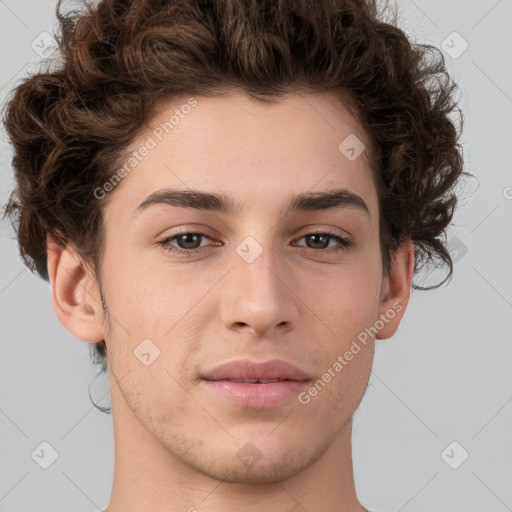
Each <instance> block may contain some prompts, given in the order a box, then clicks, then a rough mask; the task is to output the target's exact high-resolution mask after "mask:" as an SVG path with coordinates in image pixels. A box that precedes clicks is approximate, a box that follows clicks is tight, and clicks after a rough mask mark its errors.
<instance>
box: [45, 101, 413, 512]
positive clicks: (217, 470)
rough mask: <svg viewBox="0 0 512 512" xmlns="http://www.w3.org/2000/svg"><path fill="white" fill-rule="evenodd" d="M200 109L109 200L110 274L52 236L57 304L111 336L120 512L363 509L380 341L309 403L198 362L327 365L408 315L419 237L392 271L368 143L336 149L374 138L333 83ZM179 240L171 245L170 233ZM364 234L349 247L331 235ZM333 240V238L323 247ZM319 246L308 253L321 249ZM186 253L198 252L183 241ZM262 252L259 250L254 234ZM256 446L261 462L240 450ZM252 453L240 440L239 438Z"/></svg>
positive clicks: (78, 332) (106, 266)
mask: <svg viewBox="0 0 512 512" xmlns="http://www.w3.org/2000/svg"><path fill="white" fill-rule="evenodd" d="M186 99H187V98H185V99H184V100H183V102H181V103H180V102H173V103H172V105H171V104H168V105H166V106H165V108H162V109H161V110H160V111H159V112H158V116H157V117H156V118H155V119H154V120H153V121H152V123H151V126H150V127H149V128H148V130H147V131H145V132H144V133H142V134H141V136H140V137H139V139H138V140H136V141H134V144H133V148H134V149H136V148H139V147H140V146H141V144H143V143H144V141H145V140H147V137H148V135H151V133H152V130H153V129H154V128H155V127H157V126H158V125H159V124H160V123H161V122H165V120H168V119H169V117H170V116H171V115H172V113H173V112H174V111H175V110H176V108H177V106H178V107H179V106H180V105H182V104H184V103H186ZM196 99H197V101H198V104H197V106H195V107H194V108H193V109H191V112H190V113H189V114H188V115H187V116H185V117H184V118H183V119H180V123H179V124H178V125H177V126H175V128H174V129H173V130H172V132H170V133H169V134H168V135H166V137H165V138H164V140H163V141H162V142H160V143H159V144H158V145H157V146H156V147H155V148H154V149H152V150H151V151H150V152H149V154H148V155H147V156H146V157H145V158H144V159H143V160H142V161H141V162H140V163H139V164H138V166H137V167H136V168H135V169H133V170H132V171H131V172H130V173H129V174H128V175H127V176H126V177H125V178H124V179H123V180H122V182H121V183H120V184H119V185H118V186H117V187H116V188H115V190H114V191H113V192H111V193H110V195H109V196H107V198H106V199H104V200H103V201H104V203H102V206H103V207H104V222H105V229H106V246H105V247H106V248H105V253H104V256H103V260H102V267H101V285H102V290H103V293H104V299H105V301H106V304H107V307H108V312H109V313H110V316H109V315H106V314H104V312H103V311H102V308H101V297H100V290H99V287H98V283H97V281H96V280H95V278H94V275H93V273H92V272H91V270H90V268H89V267H88V266H87V264H86V262H83V261H81V260H80V258H79V257H78V256H77V255H76V252H75V251H74V250H73V246H72V245H71V244H70V245H68V246H67V247H62V246H60V245H58V244H56V243H55V242H54V241H53V240H52V239H51V238H49V246H48V255H49V262H48V269H49V275H50V281H51V286H52V301H53V306H54V309H55V311H56V314H57V316H58V317H59V319H60V321H61V322H62V323H63V325H64V326H65V327H66V328H67V329H68V330H69V331H70V332H71V333H72V334H73V335H74V336H76V337H77V338H79V339H81V340H83V341H86V342H89V343H94V342H97V341H100V340H102V339H105V341H106V344H107V351H108V372H109V379H110V384H111V398H112V413H113V422H114V437H115V472H114V481H113V488H112V495H111V500H110V503H109V505H108V508H107V509H106V510H107V511H108V512H121V511H122V512H139V511H140V512H142V511H146V510H149V509H150V510H152V512H163V511H165V512H178V511H181V512H184V511H190V512H192V511H194V510H197V511H198V512H214V511H221V510H222V511H223V510H244V512H253V511H254V512H260V511H261V510H266V511H269V512H283V511H289V512H296V511H297V512H298V511H301V512H302V511H305V510H307V511H311V512H321V511H331V512H332V511H338V512H348V511H350V512H356V511H364V510H365V509H364V507H363V506H362V505H361V503H360V502H359V501H358V498H357V495H356V491H355V486H354V478H353V470H352V456H351V429H352V415H353V414H354V412H355V410H356V409H357V407H358V405H359V403H360V401H361V398H362V396H363V394H364V391H365V389H366V386H367V383H368V379H369V376H370V372H371V367H372V361H373V354H374V341H375V340H374V338H373V337H371V336H370V337H369V339H368V342H367V344H366V345H365V346H363V345H361V347H362V349H361V350H360V352H358V353H357V355H354V357H353V359H352V360H351V361H349V362H348V364H346V365H345V366H344V367H343V370H342V371H340V372H338V373H336V377H335V378H333V379H332V380H331V381H330V382H329V383H328V384H327V385H326V386H325V387H324V388H323V389H322V390H321V392H319V393H318V394H317V395H316V396H315V397H313V398H311V401H310V402H309V403H307V404H301V403H300V402H299V401H298V400H295V399H293V400H291V401H290V402H287V403H286V404H284V405H279V406H276V407H273V408H268V409H247V408H244V407H242V406H236V405H233V404H231V403H229V402H227V401H226V400H225V399H224V398H222V397H219V396H217V395H215V394H213V393H212V392H211V391H210V390H208V389H206V388H205V386H204V383H203V382H202V381H201V379H200V375H201V373H202V372H204V371H205V370H207V369H211V368H213V367H215V366H217V365H218V364H220V363H221V362H224V361H228V360H233V359H237V358H241V357H248V358H251V359H254V360H259V361H266V360H268V359H271V358H274V357H275V358H280V359H284V360H286V361H289V362H291V363H292V364H294V365H296V366H298V367H299V368H301V369H302V370H303V371H305V372H307V373H308V374H310V375H312V376H314V378H315V380H317V379H319V378H321V377H322V375H323V374H324V373H325V372H326V371H327V369H328V368H329V367H332V365H333V363H334V362H335V361H336V360H337V357H338V356H339V355H343V354H344V353H345V352H346V351H347V350H348V349H349V348H350V346H351V344H352V342H353V341H354V340H355V339H357V336H358V335H359V334H360V333H361V332H363V331H364V330H365V328H369V327H370V326H374V325H375V323H376V321H377V320H378V319H379V318H382V316H381V315H385V314H387V312H389V311H390V310H393V304H395V305H397V304H398V305H400V306H401V309H400V311H396V306H395V314H394V315H393V318H392V319H389V320H388V321H387V322H385V323H384V326H383V327H382V328H381V329H380V330H379V332H378V334H377V335H376V337H377V338H378V339H385V338H389V337H391V336H392V335H393V334H394V333H395V332H396V330H397V329H398V326H399V323H400V321H401V318H402V316H403V314H404V312H405V309H406V306H407V303H408V299H409V294H410V285H411V279H412V274H413V265H414V247H413V244H412V243H411V242H407V243H404V244H403V245H402V246H401V247H400V248H399V250H398V251H396V252H395V253H393V254H392V262H393V264H392V269H391V272H390V274H389V275H384V271H383V267H382V261H381V254H380V249H379V210H378V198H377V191H376V188H375V183H374V179H373V176H372V173H371V170H370V168H369V164H368V159H367V152H363V154H362V155H361V156H360V157H359V158H357V159H356V160H354V161H350V160H348V159H347V158H346V157H345V156H344V155H343V154H342V153H341V152H340V151H339V149H338V146H339V144H340V142H341V141H343V140H344V139H345V138H346V137H347V136H348V135H350V134H356V135H357V136H358V138H359V139H360V140H362V141H363V142H364V143H365V144H366V147H369V146H368V138H367V136H366V134H365V133H364V132H363V131H362V129H361V127H360V125H359V124H358V123H357V121H356V120H355V119H354V118H353V117H352V116H351V115H350V114H349V112H348V110H347V109H346V108H345V106H344V104H343V103H342V101H341V100H340V99H339V98H337V97H335V96H333V95H331V94H329V93H312V94H308V95H299V94H291V93H290V94H288V95H286V96H284V97H282V98H281V99H280V101H279V103H277V104H272V105H269V104H264V103H261V102H257V101H255V100H254V99H251V98H249V97H248V96H247V95H246V94H244V93H243V92H240V91H236V92H230V93H229V94H228V93H226V94H225V95H223V96H219V97H214V98H206V97H197V98H196ZM165 187H170V188H175V189H180V190H188V189H193V190H201V191H204V192H216V193H223V194H225V195H226V196H229V197H231V198H232V200H233V201H234V203H235V204H239V205H240V208H241V210H240V211H239V212H238V213H236V214H235V215H228V214H225V213H220V212H212V211H206V210H204V211H203V210H198V209H191V208H183V207H176V206H170V205H164V204H160V205H154V206H152V207H149V208H146V209H143V210H142V211H139V212H138V213H136V214H135V216H134V215H133V212H134V210H135V209H136V208H137V206H138V205H139V204H141V203H142V201H144V200H145V199H146V198H147V197H148V196H149V195H150V194H152V193H153V192H155V191H157V190H159V189H162V188H165ZM332 187H336V188H346V189H348V190H350V191H351V192H353V193H355V194H357V195H359V196H360V197H361V198H363V200H364V201H365V203H366V204H367V206H368V209H369V215H368V214H366V213H365V212H364V211H362V210H360V209H357V208H337V209H333V210H320V211H314V212H294V213H290V214H288V215H285V214H282V213H280V211H281V208H283V207H285V206H286V205H287V204H288V200H289V198H290V197H291V196H293V195H297V194H300V193H304V192H323V191H326V190H329V189H330V188H332ZM177 228H183V230H184V232H188V233H194V232H198V231H199V232H204V231H205V230H206V232H207V233H208V237H198V238H195V239H194V238H192V242H195V245H193V244H192V243H191V241H190V239H189V242H188V243H189V245H188V246H187V245H186V244H184V243H183V240H182V243H181V244H180V240H179V239H177V238H175V239H174V240H173V241H172V243H171V242H169V243H170V244H171V245H172V246H173V247H174V248H182V249H183V250H187V247H189V248H192V247H194V248H198V247H199V248H200V251H199V252H197V253H195V254H192V255H179V254H173V253H170V252H167V250H166V248H165V247H164V246H162V245H159V244H158V242H159V241H161V240H163V239H164V238H166V237H169V236H171V235H175V234H177ZM315 231H319V232H324V233H325V232H326V231H327V232H329V233H332V234H334V235H335V236H340V237H343V238H345V239H349V240H350V241H352V245H351V246H350V247H349V248H348V249H346V250H344V251H340V252H338V253H335V252H333V251H331V252H328V250H329V249H333V248H337V247H340V244H339V243H338V240H337V239H336V238H327V239H326V240H325V239H323V240H320V241H318V240H316V241H315V240H314V237H313V239H312V238H311V237H308V236H306V235H308V234H311V233H314V232H315ZM247 236H252V237H253V238H254V239H255V240H256V241H257V243H258V244H259V246H260V247H261V250H262V253H261V255H260V256H259V257H258V258H257V259H255V260H254V261H253V262H252V263H248V262H247V261H245V260H244V259H242V258H241V256H240V255H239V254H238V253H237V251H236V248H237V246H238V245H239V244H240V243H241V242H242V241H243V240H244V239H245V238H246V237H247ZM322 243H323V245H322ZM315 248H317V249H319V251H322V250H323V251H324V252H323V253H322V252H316V253H315V252H314V251H313V249H315ZM188 250H190V249H188ZM251 250H253V249H251ZM147 338H149V339H151V340H152V342H153V343H154V344H155V345H156V346H157V347H158V348H159V350H160V355H159V357H157V358H156V359H155V360H154V362H152V363H151V364H150V365H148V366H145V365H144V364H142V363H141V361H140V360H139V359H138V358H137V357H135V355H134V350H135V349H136V348H137V346H138V345H139V344H140V343H141V342H142V340H144V339H147ZM247 443H252V445H254V446H255V447H256V448H257V450H258V453H259V455H260V458H259V460H258V461H257V462H256V463H254V464H252V465H250V464H247V463H244V461H243V460H242V459H241V458H240V457H239V456H237V454H238V453H239V451H240V450H241V449H242V448H244V447H246V446H248V445H247ZM242 453H243V452H242Z"/></svg>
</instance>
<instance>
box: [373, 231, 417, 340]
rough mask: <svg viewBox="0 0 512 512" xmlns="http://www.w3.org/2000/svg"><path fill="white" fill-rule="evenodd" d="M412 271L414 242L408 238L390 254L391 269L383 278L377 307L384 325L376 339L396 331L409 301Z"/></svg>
mask: <svg viewBox="0 0 512 512" xmlns="http://www.w3.org/2000/svg"><path fill="white" fill-rule="evenodd" d="M413 272H414V244H413V242H412V241H410V240H409V241H407V242H405V243H403V244H402V245H401V246H400V247H399V248H398V249H397V250H396V251H395V252H394V253H392V254H391V270H390V273H389V276H386V277H384V279H383V283H382V294H381V302H380V307H379V313H380V315H379V319H381V321H382V323H383V324H384V326H383V327H382V329H379V332H378V334H377V336H376V338H377V339H387V338H391V336H393V335H394V334H395V332H396V331H397V329H398V326H399V325H400V321H401V320H402V317H403V315H404V313H405V310H406V308H407V304H408V303H409V296H410V294H411V282H412V278H413Z"/></svg>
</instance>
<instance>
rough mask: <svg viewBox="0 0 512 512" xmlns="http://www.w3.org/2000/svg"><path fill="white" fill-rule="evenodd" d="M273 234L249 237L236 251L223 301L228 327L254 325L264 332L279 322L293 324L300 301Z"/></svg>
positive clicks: (289, 325) (249, 327) (257, 331)
mask: <svg viewBox="0 0 512 512" xmlns="http://www.w3.org/2000/svg"><path fill="white" fill-rule="evenodd" d="M273 245H274V244H273V242H272V240H271V237H265V240H263V237H259V240H256V239H255V238H254V237H252V236H248V237H246V238H245V239H244V240H242V242H240V243H239V245H238V246H237V247H236V249H235V252H236V254H233V259H234V265H233V266H234V268H233V270H232V271H231V272H230V273H229V276H228V283H227V287H226V290H225V298H224V301H223V312H222V316H223V321H224V324H225V326H226V327H228V328H231V329H232V328H241V327H243V328H245V329H251V330H252V331H253V332H254V334H255V335H258V336H261V335H263V334H264V333H265V332H266V331H268V330H271V329H273V328H274V327H277V326H287V327H288V328H289V327H291V326H292V325H294V324H295V323H296V321H297V319H298V311H297V304H296V301H295V297H294V294H293V293H292V292H291V291H290V288H291V286H290V285H291V283H289V284H287V283H286V282H285V280H286V278H285V277H284V274H285V273H286V272H285V269H284V266H283V265H281V264H279V254H278V253H279V250H277V253H276V249H275V248H274V247H273Z"/></svg>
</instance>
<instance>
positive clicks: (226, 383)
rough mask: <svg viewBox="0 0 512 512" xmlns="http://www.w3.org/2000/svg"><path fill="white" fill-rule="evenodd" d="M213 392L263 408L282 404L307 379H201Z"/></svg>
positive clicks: (298, 389) (235, 401)
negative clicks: (260, 380)
mask: <svg viewBox="0 0 512 512" xmlns="http://www.w3.org/2000/svg"><path fill="white" fill-rule="evenodd" d="M203 382H204V383H205V385H206V386H207V387H208V388H209V389H211V390H212V391H214V392H215V393H217V394H219V395H222V396H224V397H225V398H227V399H228V400H229V401H230V402H232V403H234V404H236V405H241V406H243V407H249V408H251V409H265V408H268V407H275V406H277V405H282V404H284V403H286V402H288V401H290V400H291V399H293V398H296V397H297V395H298V394H299V393H300V392H301V391H303V390H304V388H306V387H307V386H308V385H309V381H297V380H282V381H279V382H269V383H267V384H263V383H246V382H233V381H230V380H203Z"/></svg>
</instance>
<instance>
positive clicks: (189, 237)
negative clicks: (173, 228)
mask: <svg viewBox="0 0 512 512" xmlns="http://www.w3.org/2000/svg"><path fill="white" fill-rule="evenodd" d="M197 237H198V235H197V234H196V233H187V234H185V235H181V237H180V239H179V240H180V242H181V244H180V245H183V242H184V245H185V247H182V248H183V249H194V248H195V247H189V246H188V245H187V244H192V246H194V244H197ZM194 238H195V239H196V240H195V241H194Z"/></svg>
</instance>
